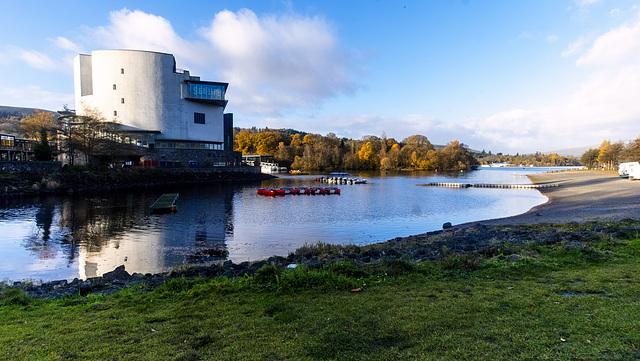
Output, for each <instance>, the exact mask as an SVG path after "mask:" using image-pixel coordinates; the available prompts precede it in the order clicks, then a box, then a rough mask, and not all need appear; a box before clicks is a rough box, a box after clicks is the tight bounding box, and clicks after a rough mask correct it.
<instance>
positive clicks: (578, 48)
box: [561, 37, 587, 57]
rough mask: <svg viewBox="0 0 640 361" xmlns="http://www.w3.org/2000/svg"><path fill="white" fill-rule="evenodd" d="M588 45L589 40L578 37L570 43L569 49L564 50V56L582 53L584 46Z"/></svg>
mask: <svg viewBox="0 0 640 361" xmlns="http://www.w3.org/2000/svg"><path fill="white" fill-rule="evenodd" d="M586 45H587V40H586V39H585V38H584V37H580V38H578V40H576V41H574V42H573V43H571V44H569V46H568V47H567V49H566V50H565V51H563V52H562V54H561V56H562V57H567V56H571V55H574V54H578V53H581V52H582V51H583V50H584V47H585V46H586Z"/></svg>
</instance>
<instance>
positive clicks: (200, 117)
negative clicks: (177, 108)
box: [193, 113, 204, 124]
mask: <svg viewBox="0 0 640 361" xmlns="http://www.w3.org/2000/svg"><path fill="white" fill-rule="evenodd" d="M193 122H194V123H196V124H204V113H193Z"/></svg>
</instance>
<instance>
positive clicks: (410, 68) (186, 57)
mask: <svg viewBox="0 0 640 361" xmlns="http://www.w3.org/2000/svg"><path fill="white" fill-rule="evenodd" d="M61 4H62V5H61ZM2 9H3V16H2V18H3V21H2V22H0V105H8V106H25V107H37V108H43V109H49V110H59V109H61V108H62V106H63V104H69V106H70V107H73V104H74V100H73V65H72V61H73V57H74V56H75V55H77V54H78V53H87V54H88V53H90V52H91V51H92V50H99V49H140V50H152V51H160V52H168V53H172V54H174V56H175V57H176V61H177V66H178V68H182V69H187V70H189V71H190V72H191V74H193V75H198V76H201V78H202V79H203V80H211V81H225V82H229V83H230V85H229V90H228V92H227V99H228V100H229V105H228V106H227V109H226V111H227V112H233V113H234V122H235V125H236V126H240V127H251V126H257V127H259V128H263V127H270V128H284V127H286V128H294V129H298V130H302V131H306V132H313V133H319V134H323V135H326V134H327V133H329V132H333V133H335V134H336V135H338V136H340V137H349V138H356V139H358V138H361V137H363V136H365V135H376V136H382V135H386V136H387V137H394V138H396V139H397V140H402V139H403V138H405V137H408V136H410V135H413V134H422V135H425V136H427V137H428V138H429V140H431V142H433V143H436V144H446V143H447V142H449V141H451V140H453V139H458V140H459V141H460V142H462V143H465V144H467V145H469V146H470V147H471V148H473V149H478V150H482V149H485V150H491V151H493V152H505V153H512V154H515V153H516V152H519V153H527V152H535V151H542V152H547V151H553V150H558V149H563V148H570V147H578V146H585V145H598V144H600V142H601V141H602V140H603V139H610V140H612V141H618V140H632V139H635V138H636V137H637V136H638V135H640V0H635V1H632V0H521V1H512V0H499V1H498V0H482V1H480V0H433V1H402V2H399V1H386V0H378V1H374V0H369V1H316V2H312V1H275V0H271V1H269V0H262V1H184V2H159V1H109V2H88V1H65V2H62V3H59V2H52V1H28V0H27V1H12V2H9V1H4V0H3V1H2Z"/></svg>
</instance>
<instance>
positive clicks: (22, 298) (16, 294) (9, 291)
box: [0, 287, 32, 306]
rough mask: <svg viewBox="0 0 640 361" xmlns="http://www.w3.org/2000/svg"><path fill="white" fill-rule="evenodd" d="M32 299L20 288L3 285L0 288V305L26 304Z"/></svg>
mask: <svg viewBox="0 0 640 361" xmlns="http://www.w3.org/2000/svg"><path fill="white" fill-rule="evenodd" d="M31 301H32V299H31V298H30V297H29V296H28V295H27V294H26V293H25V292H24V291H23V290H21V289H20V288H16V287H3V288H2V289H0V306H14V305H17V306H26V305H28V304H30V303H31Z"/></svg>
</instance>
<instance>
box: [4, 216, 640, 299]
mask: <svg viewBox="0 0 640 361" xmlns="http://www.w3.org/2000/svg"><path fill="white" fill-rule="evenodd" d="M639 236H640V222H638V221H637V220H633V219H626V220H621V221H619V222H615V223H611V224H609V223H601V222H586V223H570V224H567V225H565V226H562V227H557V226H554V225H552V224H547V225H543V226H542V227H541V226H540V225H537V226H526V225H498V226H486V225H483V224H475V225H473V226H466V227H460V228H451V229H447V230H442V231H435V232H429V233H425V234H422V235H416V236H409V237H403V238H400V237H399V238H395V239H393V240H389V241H387V242H383V243H378V244H373V245H369V246H363V247H342V246H333V247H332V248H331V251H330V252H328V254H323V255H320V252H314V249H313V248H308V249H304V250H298V251H297V252H296V253H291V254H290V255H289V256H288V257H278V256H274V257H270V258H269V259H267V260H263V261H258V262H242V263H239V264H236V263H233V262H232V261H225V262H220V263H216V264H212V265H202V266H198V265H195V266H192V267H189V268H187V269H184V270H174V271H170V272H166V273H160V274H139V273H134V274H133V275H131V274H129V273H128V272H127V271H126V270H125V267H124V266H120V267H118V268H116V269H115V270H114V271H111V272H107V273H105V274H104V275H103V276H102V277H95V278H90V279H87V280H80V279H77V278H76V279H74V280H73V281H71V282H68V281H66V280H60V281H51V282H46V283H42V284H39V285H33V284H28V283H24V282H14V283H13V286H14V287H18V288H20V289H22V290H24V291H25V292H26V293H27V294H28V295H29V296H30V297H33V298H40V299H42V298H44V299H58V298H63V297H68V296H73V295H80V296H82V297H84V296H87V295H89V294H91V293H95V294H108V293H112V292H115V291H118V290H120V289H123V288H125V287H129V286H133V285H144V287H145V288H146V289H148V290H152V289H154V288H156V287H158V286H160V285H162V284H163V283H164V282H166V281H168V280H171V279H175V278H182V277H185V278H188V279H192V278H195V277H207V278H213V277H218V276H225V277H230V278H234V277H243V276H245V275H253V274H254V273H255V272H257V270H258V269H260V268H261V267H263V266H265V265H273V266H276V267H281V268H283V269H284V268H287V267H290V265H292V264H295V265H306V266H308V267H309V268H311V269H319V268H322V267H323V266H324V265H325V264H329V263H331V262H337V261H340V260H345V259H350V260H352V261H353V262H355V263H358V264H363V265H366V264H371V263H374V262H380V261H382V260H383V259H403V260H407V261H413V262H421V261H442V260H445V259H447V258H449V257H455V256H459V255H470V256H478V257H480V256H481V257H485V258H491V257H493V256H495V255H502V256H506V257H507V260H508V261H511V262H516V261H517V260H519V259H520V257H521V256H520V255H518V254H517V253H515V252H512V251H511V247H513V246H516V245H523V244H528V243H533V244H545V245H556V246H562V247H564V248H566V249H578V250H583V249H586V248H588V247H589V246H590V244H591V243H593V242H600V241H603V240H610V239H621V240H624V239H629V238H634V237H635V238H637V237H639ZM319 255H320V257H322V258H320V257H319Z"/></svg>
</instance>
